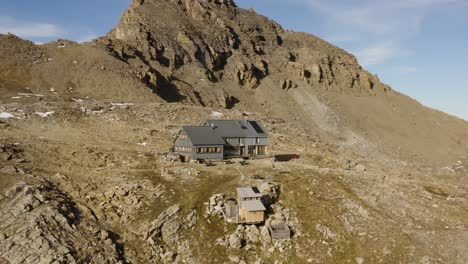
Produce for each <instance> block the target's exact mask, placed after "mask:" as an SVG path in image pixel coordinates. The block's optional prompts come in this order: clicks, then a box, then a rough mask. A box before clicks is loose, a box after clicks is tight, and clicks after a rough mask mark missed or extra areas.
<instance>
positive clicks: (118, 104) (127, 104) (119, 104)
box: [110, 103, 134, 106]
mask: <svg viewBox="0 0 468 264" xmlns="http://www.w3.org/2000/svg"><path fill="white" fill-rule="evenodd" d="M110 105H112V106H132V105H134V104H133V103H110Z"/></svg>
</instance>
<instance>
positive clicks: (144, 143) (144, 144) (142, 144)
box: [137, 142, 148, 147]
mask: <svg viewBox="0 0 468 264" xmlns="http://www.w3.org/2000/svg"><path fill="white" fill-rule="evenodd" d="M137 144H138V145H140V146H143V147H146V146H148V142H140V143H137Z"/></svg>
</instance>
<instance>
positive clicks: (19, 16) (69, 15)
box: [0, 0, 468, 120]
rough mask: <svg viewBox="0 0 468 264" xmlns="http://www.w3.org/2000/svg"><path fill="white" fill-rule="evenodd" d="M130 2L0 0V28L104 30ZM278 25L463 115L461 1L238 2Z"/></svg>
mask: <svg viewBox="0 0 468 264" xmlns="http://www.w3.org/2000/svg"><path fill="white" fill-rule="evenodd" d="M129 3H130V0H93V1H91V0H80V1H63V0H41V1H31V0H15V1H7V0H0V32H12V33H15V34H17V35H19V36H21V37H24V38H27V39H30V40H33V41H35V42H46V41H49V40H53V39H57V38H67V39H72V40H76V41H85V40H89V39H91V38H94V37H96V36H100V35H103V34H105V33H107V32H108V31H109V30H110V29H111V28H112V27H113V26H114V25H115V24H116V23H117V22H118V20H119V17H120V15H121V13H122V12H123V11H124V10H125V9H126V8H127V6H128V4H129ZM236 3H237V4H238V5H239V6H241V7H245V8H248V7H250V6H253V8H254V9H255V11H256V12H257V13H259V14H262V15H265V16H268V17H270V18H272V19H273V20H275V21H277V22H278V23H280V24H281V25H282V26H283V27H284V28H285V29H289V30H294V31H302V32H308V33H312V34H315V35H317V36H319V37H321V38H324V39H325V40H327V41H330V42H331V43H333V44H335V45H337V46H339V47H341V48H343V49H345V50H347V51H349V52H351V53H353V54H355V55H356V56H357V58H358V60H359V62H360V63H361V65H363V66H364V67H365V68H366V69H367V70H369V71H370V72H372V73H375V74H377V75H379V77H380V79H381V80H382V81H383V82H385V83H388V84H389V85H391V86H392V87H393V88H394V89H396V90H398V91H400V92H402V93H405V94H407V95H410V96H411V97H413V98H415V99H417V100H418V101H420V102H422V103H423V104H425V105H427V106H430V107H432V108H436V109H440V110H442V111H444V112H447V113H450V114H453V115H457V116H459V117H462V118H464V119H466V120H468V85H467V80H466V79H467V76H468V34H467V29H466V27H467V25H468V1H466V0H288V1H285V0H237V1H236Z"/></svg>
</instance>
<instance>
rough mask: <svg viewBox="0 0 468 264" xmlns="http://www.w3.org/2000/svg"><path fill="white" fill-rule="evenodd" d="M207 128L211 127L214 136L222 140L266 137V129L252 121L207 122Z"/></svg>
mask: <svg viewBox="0 0 468 264" xmlns="http://www.w3.org/2000/svg"><path fill="white" fill-rule="evenodd" d="M205 124H206V125H207V126H212V127H213V128H214V130H215V131H216V134H218V135H219V136H221V137H223V138H229V137H251V138H253V137H267V131H266V129H265V128H264V127H263V126H262V124H260V122H258V121H253V120H207V121H206V123H205Z"/></svg>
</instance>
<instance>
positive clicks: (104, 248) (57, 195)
mask: <svg viewBox="0 0 468 264" xmlns="http://www.w3.org/2000/svg"><path fill="white" fill-rule="evenodd" d="M122 256H123V253H122V252H120V251H119V250H118V247H117V246H116V243H115V242H114V241H113V240H112V236H110V235H109V232H108V231H106V230H103V229H101V228H100V227H99V226H98V225H97V224H96V223H94V222H93V221H90V220H88V219H86V218H84V216H82V215H81V214H80V212H79V210H77V208H76V205H75V204H74V203H73V202H72V201H71V200H70V198H69V197H68V196H67V195H66V194H65V193H63V192H61V191H59V190H58V189H57V188H56V187H55V186H54V185H53V184H52V183H50V182H48V181H45V180H41V179H37V178H32V176H29V177H27V181H24V182H19V183H17V184H16V185H14V186H13V187H11V188H10V189H9V190H7V191H6V192H5V193H4V196H2V198H1V199H0V262H2V260H3V261H7V263H53V262H59V263H82V262H88V263H119V262H120V261H123V260H124V259H123V257H122Z"/></svg>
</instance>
